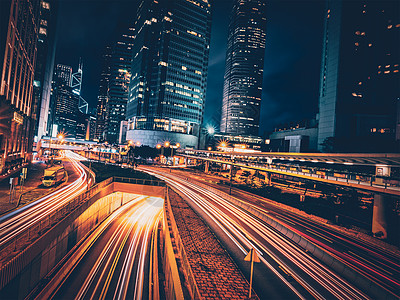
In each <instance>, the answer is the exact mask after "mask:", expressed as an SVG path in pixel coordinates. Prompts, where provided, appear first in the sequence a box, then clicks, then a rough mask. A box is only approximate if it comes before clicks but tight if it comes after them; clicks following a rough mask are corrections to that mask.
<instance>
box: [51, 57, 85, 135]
mask: <svg viewBox="0 0 400 300" xmlns="http://www.w3.org/2000/svg"><path fill="white" fill-rule="evenodd" d="M71 84H72V67H70V66H65V65H61V64H58V65H57V66H56V67H55V69H54V77H53V92H52V97H53V99H52V101H53V105H54V106H53V112H52V113H53V122H52V129H51V134H52V136H56V135H57V133H59V132H62V133H63V134H64V135H65V136H66V137H67V138H75V136H76V126H77V120H78V114H79V109H78V105H79V97H80V95H79V94H77V93H76V92H73V88H72V86H71Z"/></svg>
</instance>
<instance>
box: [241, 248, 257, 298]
mask: <svg viewBox="0 0 400 300" xmlns="http://www.w3.org/2000/svg"><path fill="white" fill-rule="evenodd" d="M244 260H245V261H251V268H250V287H249V298H251V286H252V284H253V265H254V262H260V259H259V258H258V255H257V252H256V250H254V248H251V249H250V251H249V253H247V255H246V257H245V258H244Z"/></svg>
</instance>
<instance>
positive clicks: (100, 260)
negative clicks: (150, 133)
mask: <svg viewBox="0 0 400 300" xmlns="http://www.w3.org/2000/svg"><path fill="white" fill-rule="evenodd" d="M163 201H164V200H163V199H161V198H155V197H145V196H138V197H137V198H136V199H135V200H132V201H131V202H129V203H128V204H126V205H124V206H123V207H122V208H120V209H118V210H117V211H116V212H114V214H112V215H111V216H110V217H109V218H108V219H107V220H105V221H104V222H103V223H102V224H101V225H100V226H99V228H97V229H96V231H95V232H94V233H93V234H92V235H91V236H90V237H89V238H88V239H87V240H86V241H85V243H83V244H82V245H81V246H80V248H79V249H77V251H76V253H77V254H76V255H74V256H72V257H71V258H70V260H69V261H68V262H67V263H66V265H67V266H68V264H70V265H73V267H72V268H71V270H70V271H69V272H68V276H67V277H63V274H62V273H63V272H64V270H61V271H60V272H59V273H61V275H60V274H56V275H55V276H54V278H53V280H52V281H51V282H50V283H49V284H48V286H46V287H45V288H44V289H43V292H42V294H40V295H39V296H38V297H37V299H40V298H41V297H43V296H45V297H46V298H47V297H48V296H51V297H52V298H54V299H145V298H146V297H148V286H149V282H148V278H149V277H148V276H149V260H150V256H149V249H150V241H151V237H152V233H153V231H155V230H156V228H157V226H158V223H159V221H160V218H161V215H162V207H163ZM79 253H83V254H79ZM47 291H51V292H49V293H50V294H46V293H47Z"/></svg>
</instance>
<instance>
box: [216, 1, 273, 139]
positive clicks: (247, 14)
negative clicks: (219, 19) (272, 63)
mask: <svg viewBox="0 0 400 300" xmlns="http://www.w3.org/2000/svg"><path fill="white" fill-rule="evenodd" d="M266 27H267V17H266V3H265V1H264V0H235V1H234V4H233V9H232V12H231V19H230V23H229V33H228V47H227V52H226V63H225V75H224V88H223V96H222V97H223V98H222V113H221V124H220V130H221V132H224V133H227V134H233V135H253V136H257V135H258V129H259V124H260V106H261V93H262V81H263V68H264V56H265V42H266Z"/></svg>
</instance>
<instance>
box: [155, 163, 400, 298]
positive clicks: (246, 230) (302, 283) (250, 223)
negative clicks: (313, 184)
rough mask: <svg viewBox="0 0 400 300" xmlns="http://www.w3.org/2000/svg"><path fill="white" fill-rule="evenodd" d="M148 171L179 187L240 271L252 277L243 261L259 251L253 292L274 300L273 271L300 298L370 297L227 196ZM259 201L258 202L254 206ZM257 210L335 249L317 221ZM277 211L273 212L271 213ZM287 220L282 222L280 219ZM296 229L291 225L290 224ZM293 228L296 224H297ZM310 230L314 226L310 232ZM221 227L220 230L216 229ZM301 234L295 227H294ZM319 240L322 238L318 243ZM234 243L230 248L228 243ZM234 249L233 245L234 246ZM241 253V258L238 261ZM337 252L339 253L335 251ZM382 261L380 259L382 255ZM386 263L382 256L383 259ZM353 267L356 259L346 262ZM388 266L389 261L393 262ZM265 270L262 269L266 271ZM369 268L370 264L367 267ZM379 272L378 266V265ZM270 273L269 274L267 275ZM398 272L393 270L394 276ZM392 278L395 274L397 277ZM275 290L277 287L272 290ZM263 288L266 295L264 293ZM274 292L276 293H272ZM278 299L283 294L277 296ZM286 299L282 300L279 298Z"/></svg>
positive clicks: (357, 247)
mask: <svg viewBox="0 0 400 300" xmlns="http://www.w3.org/2000/svg"><path fill="white" fill-rule="evenodd" d="M147 170H148V171H149V172H151V173H154V174H155V175H157V176H158V177H160V178H162V179H165V180H167V181H168V182H169V183H170V184H171V185H172V186H175V187H176V189H177V190H179V191H180V192H181V193H182V194H184V195H185V196H186V198H187V200H188V202H189V203H190V204H191V206H192V207H193V208H194V209H195V210H196V211H197V212H198V213H199V214H200V215H201V216H202V217H203V218H204V219H205V220H206V222H207V223H208V224H209V226H210V227H211V228H213V230H214V231H215V233H216V235H217V236H218V237H219V238H220V239H221V240H222V241H223V242H224V243H226V244H227V246H228V249H229V252H230V253H232V254H233V256H234V257H235V259H236V260H237V263H238V265H239V266H240V267H241V268H242V271H243V272H244V273H245V274H246V273H248V267H247V270H246V267H245V266H243V264H242V263H241V260H242V259H243V258H244V255H245V254H246V253H247V252H248V251H249V249H250V248H251V247H254V248H255V249H257V251H258V253H259V254H260V257H261V261H262V263H261V264H260V265H259V266H257V268H258V270H259V273H258V274H257V273H256V276H255V278H256V282H255V289H256V292H257V294H258V295H260V296H263V295H266V297H265V298H270V297H271V296H272V297H273V298H276V297H275V294H273V293H274V292H273V290H270V289H269V288H268V290H266V291H264V290H265V289H266V288H267V286H269V281H268V275H267V278H262V276H263V275H264V276H265V274H269V273H271V272H273V273H274V274H275V276H276V277H277V278H279V279H280V280H281V281H282V282H283V283H285V285H286V291H287V289H290V290H291V291H292V292H293V293H295V294H296V295H297V296H299V297H300V298H309V297H314V298H317V299H334V298H343V299H346V298H347V299H349V298H350V299H365V298H368V295H366V294H365V293H364V292H362V291H360V290H359V289H358V288H356V287H355V286H354V284H352V283H350V282H347V281H346V280H344V279H343V278H342V277H341V276H338V275H337V274H336V273H334V272H333V271H332V270H331V269H329V268H328V267H326V266H325V265H324V264H322V263H320V262H319V261H317V260H316V259H315V258H314V257H313V256H312V255H310V254H309V253H307V252H305V251H303V249H302V248H301V247H299V246H298V245H296V244H294V243H293V242H292V241H291V240H289V239H287V238H286V237H284V236H283V235H282V234H280V233H278V232H276V231H275V230H274V229H272V228H271V227H270V226H269V225H267V224H265V223H264V222H262V221H260V220H259V219H258V218H255V217H254V216H252V215H251V214H249V213H247V212H245V211H243V210H242V209H239V208H238V207H236V206H234V205H232V204H231V203H230V202H229V201H226V200H225V199H224V197H219V196H217V195H215V194H214V193H212V192H209V191H208V190H207V189H204V188H202V187H199V185H198V184H196V182H189V181H187V174H186V176H182V177H180V176H176V175H175V174H174V173H169V171H168V170H165V169H154V168H153V169H150V168H147ZM241 197H242V198H246V199H247V198H249V199H251V201H250V200H249V203H251V202H252V201H253V202H254V201H255V199H254V197H253V196H252V195H249V194H247V195H242V196H241ZM257 201H259V200H258V199H257V200H256V202H257ZM257 207H259V208H260V209H263V211H264V213H266V214H269V215H274V216H275V217H276V218H277V219H279V218H278V217H281V218H283V217H284V218H286V220H287V221H288V222H287V224H290V226H292V227H293V226H297V227H298V228H300V227H301V228H302V230H303V231H304V232H307V234H308V237H309V238H312V239H313V240H315V241H318V242H319V243H323V244H324V245H325V246H327V247H332V243H330V242H329V241H328V239H329V238H332V237H325V234H328V233H327V232H329V231H327V229H326V228H325V227H324V226H321V224H319V223H318V222H316V223H315V224H314V222H312V220H310V221H309V222H304V220H303V218H301V217H298V216H295V215H293V216H291V219H288V215H290V214H288V212H287V211H285V212H283V211H280V212H279V211H278V212H276V211H275V206H269V209H268V210H267V209H266V208H264V207H262V206H261V205H260V204H259V203H257ZM272 211H273V212H272ZM282 215H283V217H282ZM290 222H291V223H293V224H291V223H290ZM294 224H295V225H294ZM311 226H312V227H311ZM218 228H219V230H218ZM295 229H296V230H297V228H295ZM331 235H332V236H334V235H336V236H337V237H336V239H337V240H338V243H339V241H340V242H341V243H342V244H343V243H347V244H348V246H349V247H350V246H351V248H349V249H352V250H353V251H354V254H356V255H359V253H362V251H361V249H362V248H363V246H362V245H358V244H357V243H355V242H354V241H352V242H348V241H349V239H348V237H346V239H345V237H344V236H338V235H337V232H332V233H331ZM316 237H318V239H317V238H316ZM229 239H230V240H231V242H230V243H227V242H226V240H229ZM233 244H234V245H233ZM240 251H241V252H242V255H241V257H240V255H239V254H237V253H240ZM337 252H339V251H337ZM378 257H379V255H378ZM380 258H381V259H384V256H382V257H380ZM348 261H349V262H351V261H352V259H349V260H348ZM389 261H390V259H389ZM262 265H264V266H262ZM367 265H368V266H369V267H371V266H372V264H371V263H370V262H369V263H367ZM386 265H387V266H388V267H391V268H392V269H393V268H397V267H396V265H393V261H391V262H390V263H388V262H387V263H386ZM378 267H379V266H378ZM267 269H269V273H268V272H267V271H266V270H267ZM256 271H257V269H256ZM393 272H394V270H392V273H393ZM393 274H394V273H393ZM272 288H273V287H272ZM260 289H262V290H260ZM279 292H282V293H283V295H282V296H283V297H285V298H286V295H287V294H285V293H286V292H285V289H281V288H278V293H279ZM271 293H272V294H271ZM278 295H279V294H278ZM279 298H282V297H279Z"/></svg>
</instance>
